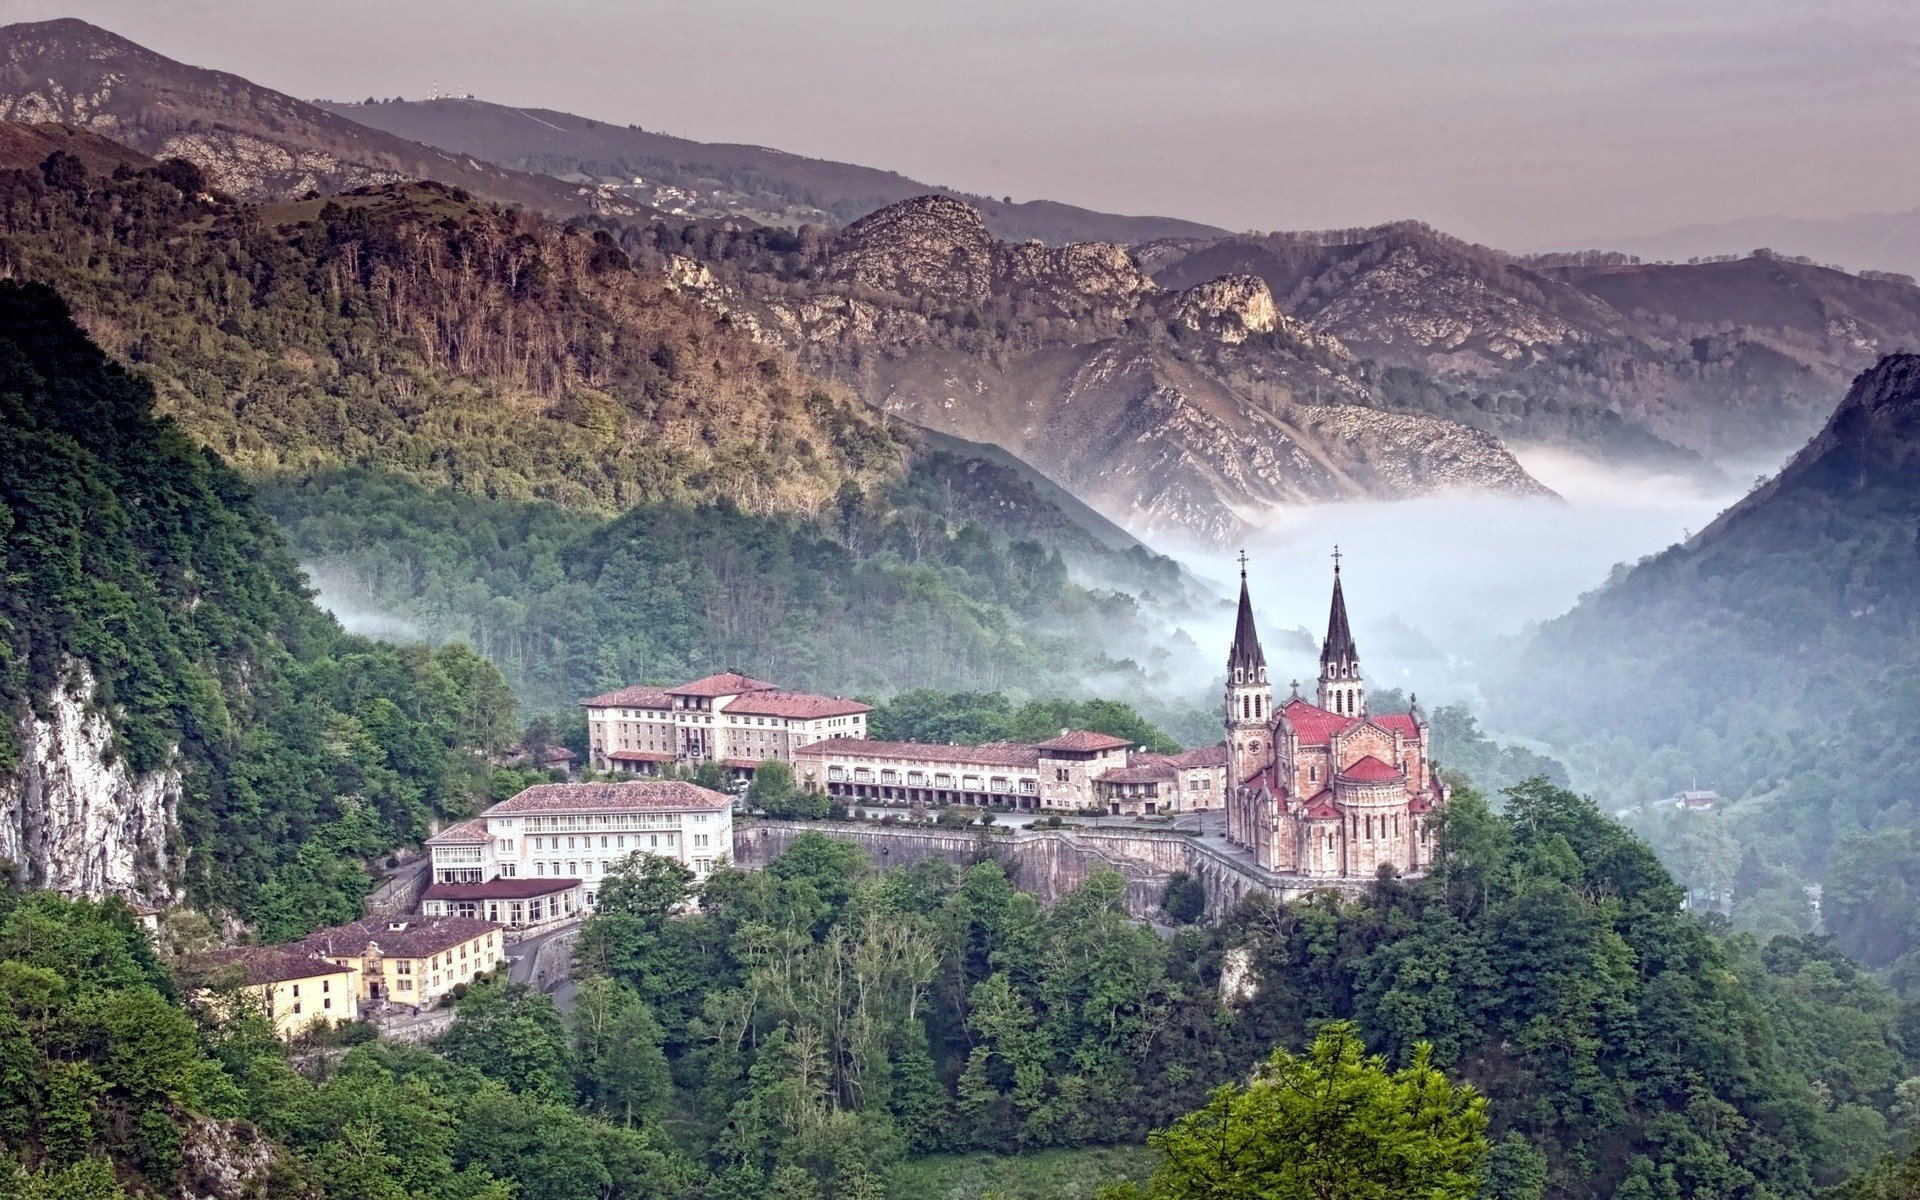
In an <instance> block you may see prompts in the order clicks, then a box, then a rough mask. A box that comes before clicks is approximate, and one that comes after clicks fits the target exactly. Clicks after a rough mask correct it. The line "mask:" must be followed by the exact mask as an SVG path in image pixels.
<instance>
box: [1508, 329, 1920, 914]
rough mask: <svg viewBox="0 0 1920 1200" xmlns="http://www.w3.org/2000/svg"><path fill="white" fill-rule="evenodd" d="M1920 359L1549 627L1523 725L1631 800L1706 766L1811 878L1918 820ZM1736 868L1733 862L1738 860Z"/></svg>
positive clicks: (1514, 714)
mask: <svg viewBox="0 0 1920 1200" xmlns="http://www.w3.org/2000/svg"><path fill="white" fill-rule="evenodd" d="M1916 471H1920V356H1915V355H1911V354H1905V355H1890V356H1888V357H1886V358H1884V359H1882V360H1881V361H1880V362H1879V363H1878V364H1877V365H1876V366H1874V367H1873V368H1872V369H1871V370H1868V371H1866V372H1863V373H1862V374H1861V375H1860V376H1859V377H1858V378H1857V379H1856V380H1855V381H1854V383H1853V386H1852V388H1851V389H1850V390H1849V391H1848V392H1847V394H1846V397H1845V399H1844V400H1842V401H1841V403H1840V405H1839V407H1838V408H1836V409H1835V410H1834V411H1833V413H1832V415H1831V417H1830V419H1829V420H1828V421H1827V423H1826V425H1825V427H1824V428H1823V429H1822V430H1821V431H1820V432H1819V433H1818V434H1817V435H1816V436H1815V437H1814V438H1813V439H1812V440H1811V441H1809V442H1808V443H1807V445H1806V446H1805V447H1804V448H1803V449H1802V450H1801V451H1800V452H1799V453H1798V454H1797V455H1795V456H1794V458H1793V459H1792V460H1791V461H1790V462H1789V463H1788V464H1787V465H1786V467H1784V468H1783V469H1782V470H1781V471H1780V472H1779V474H1778V475H1776V476H1775V477H1774V478H1772V479H1771V480H1769V481H1767V482H1766V483H1765V484H1763V485H1762V486H1760V487H1759V488H1757V489H1756V490H1755V491H1754V492H1753V493H1752V494H1751V495H1749V496H1747V497H1746V498H1745V499H1743V500H1742V501H1741V502H1740V503H1738V504H1737V505H1735V506H1734V507H1733V508H1731V509H1729V510H1728V511H1727V512H1725V513H1723V514H1722V515H1721V516H1720V517H1719V518H1718V519H1717V520H1715V521H1714V522H1713V523H1712V524H1711V525H1710V526H1708V527H1707V528H1706V529H1704V530H1702V531H1700V532H1699V533H1698V534H1695V535H1694V536H1693V537H1692V538H1691V539H1689V540H1688V541H1687V542H1685V543H1684V544H1682V545H1679V546H1675V547H1673V548H1672V549H1670V550H1667V551H1666V552H1665V553H1662V554H1659V555H1656V556H1653V557H1651V558H1648V559H1646V560H1643V561H1642V562H1640V563H1638V564H1636V565H1635V566H1633V567H1631V568H1630V569H1622V570H1620V572H1619V573H1618V574H1617V575H1616V577H1615V578H1614V579H1612V580H1610V581H1609V582H1608V583H1607V585H1606V586H1605V587H1603V588H1601V589H1599V590H1598V591H1596V592H1594V593H1592V594H1591V595H1588V596H1587V597H1585V598H1583V599H1582V600H1581V602H1580V603H1579V605H1578V606H1576V607H1575V608H1574V609H1573V610H1572V611H1571V612H1569V613H1567V614H1566V615H1565V616H1563V617H1561V618H1559V619H1558V620H1556V621H1553V622H1550V623H1549V624H1548V625H1546V626H1545V627H1544V628H1542V629H1541V630H1540V631H1539V633H1538V635H1537V637H1536V638H1535V639H1534V641H1533V644H1532V645H1531V647H1530V648H1529V650H1528V652H1527V654H1526V656H1525V661H1524V664H1523V669H1522V671H1521V672H1520V677H1519V678H1518V679H1517V680H1516V681H1515V683H1514V685H1513V687H1512V688H1511V690H1510V694H1509V697H1508V699H1509V702H1510V704H1509V707H1510V710H1511V711H1510V712H1509V713H1507V714H1505V715H1506V716H1508V717H1511V718H1512V719H1513V720H1514V721H1515V722H1516V727H1518V728H1523V729H1527V730H1528V731H1529V732H1532V733H1535V734H1537V735H1538V736H1540V737H1541V738H1542V739H1543V740H1544V741H1547V742H1548V743H1549V744H1552V745H1554V746H1555V747H1556V748H1558V749H1560V750H1562V751H1563V752H1564V753H1566V754H1568V755H1571V756H1572V758H1573V761H1576V762H1578V763H1580V764H1581V765H1584V766H1585V767H1586V768H1587V769H1588V770H1589V771H1590V772H1591V773H1592V774H1593V775H1594V776H1595V777H1596V778H1600V779H1604V780H1605V786H1606V788H1607V789H1608V791H1609V792H1611V793H1613V794H1616V795H1618V796H1620V797H1621V798H1622V799H1629V800H1631V799H1654V798H1658V797H1663V796H1665V795H1668V794H1669V793H1671V792H1673V791H1676V790H1678V789H1679V788H1681V787H1685V786H1688V785H1689V781H1690V780H1694V779H1697V780H1699V781H1701V782H1702V783H1703V784H1705V783H1709V782H1710V783H1711V786H1713V787H1715V788H1716V789H1717V790H1718V791H1720V792H1721V793H1723V794H1724V795H1725V796H1726V797H1727V798H1728V799H1729V800H1730V801H1732V802H1733V803H1732V804H1731V807H1728V808H1727V809H1726V810H1725V812H1724V814H1723V819H1724V821H1725V822H1727V823H1728V824H1729V825H1730V826H1731V828H1733V829H1734V830H1735V831H1736V832H1737V833H1738V834H1739V836H1740V837H1741V838H1743V839H1744V840H1746V841H1747V842H1748V843H1749V844H1751V845H1754V846H1756V847H1757V848H1758V850H1759V852H1760V853H1761V855H1762V856H1763V857H1764V858H1766V859H1768V860H1769V861H1772V862H1776V863H1780V864H1785V865H1788V866H1790V867H1792V868H1793V869H1795V870H1797V871H1804V872H1808V873H1810V874H1811V875H1812V877H1814V878H1819V877H1820V876H1821V874H1822V872H1823V871H1824V870H1825V869H1826V868H1827V866H1828V860H1829V855H1830V851H1831V850H1832V848H1833V847H1834V846H1835V845H1836V843H1837V842H1838V841H1840V840H1842V839H1845V838H1846V837H1848V836H1849V835H1851V834H1856V833H1867V834H1872V833H1876V832H1879V831H1883V830H1890V831H1899V833H1900V835H1901V836H1903V837H1904V832H1905V831H1907V830H1910V829H1912V828H1913V827H1914V826H1915V825H1916V824H1920V805H1917V804H1916V799H1915V798H1916V796H1920V766H1916V764H1920V732H1916V731H1917V730H1920V685H1916V682H1915V681H1916V680H1920V610H1916V608H1915V605H1914V602H1913V598H1914V596H1915V595H1920V538H1917V537H1916V534H1915V531H1916V529H1920V491H1916V489H1915V488H1914V484H1913V481H1914V479H1915V474H1916ZM1730 866H1731V864H1728V868H1729V869H1730Z"/></svg>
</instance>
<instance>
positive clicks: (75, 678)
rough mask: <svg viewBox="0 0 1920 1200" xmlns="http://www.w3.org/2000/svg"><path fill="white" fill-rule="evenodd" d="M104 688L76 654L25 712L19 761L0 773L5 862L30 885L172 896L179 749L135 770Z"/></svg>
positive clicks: (143, 900) (136, 898) (0, 850)
mask: <svg viewBox="0 0 1920 1200" xmlns="http://www.w3.org/2000/svg"><path fill="white" fill-rule="evenodd" d="M96 695H97V682H96V680H95V678H94V674H93V671H92V669H91V668H89V667H88V666H87V664H86V663H84V662H80V661H75V660H71V659H70V660H67V662H65V663H64V664H63V667H62V669H61V670H60V672H59V679H58V682H57V683H56V684H55V685H54V687H53V689H52V691H51V692H50V693H49V694H48V695H47V696H46V697H44V699H43V700H42V701H41V703H40V704H39V705H38V706H37V708H38V711H34V712H29V713H27V714H26V715H24V716H23V717H21V718H20V719H19V721H18V725H17V731H16V734H15V738H16V743H17V745H18V746H19V760H18V765H16V766H15V768H14V769H13V771H12V772H11V774H9V775H6V776H0V862H4V863H6V864H8V865H9V867H10V868H11V870H12V871H13V872H14V873H15V874H16V877H17V880H18V882H19V883H21V884H23V885H25V886H27V887H36V888H52V889H54V890H55V891H60V892H64V893H66V894H68V895H74V896H89V897H93V898H96V899H97V898H101V897H105V896H119V897H121V898H122V899H125V900H129V901H132V902H135V903H140V904H161V903H165V902H166V901H167V900H168V899H170V898H172V895H173V893H174V890H175V888H174V885H175V882H176V880H175V876H174V872H173V870H172V864H171V863H170V862H169V847H168V841H169V838H170V836H171V832H172V830H173V827H174V822H175V820H176V817H177V814H178V811H179V805H180V786H181V779H180V771H179V769H178V767H177V765H175V759H176V756H177V751H176V750H172V749H170V750H169V753H168V756H167V762H166V764H165V765H163V766H161V767H159V768H157V769H155V770H152V771H148V772H145V773H143V774H135V773H134V772H133V771H131V770H130V769H129V767H128V764H127V761H126V759H125V757H124V756H122V755H119V754H117V753H116V752H115V738H114V732H113V726H112V723H111V722H110V721H109V720H108V718H107V715H106V714H105V712H103V711H102V710H101V708H100V707H99V705H98V704H97V703H96Z"/></svg>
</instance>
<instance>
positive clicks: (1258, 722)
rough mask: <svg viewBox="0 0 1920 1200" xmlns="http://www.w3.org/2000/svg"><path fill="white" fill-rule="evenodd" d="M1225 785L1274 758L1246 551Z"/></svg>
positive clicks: (1269, 699)
mask: <svg viewBox="0 0 1920 1200" xmlns="http://www.w3.org/2000/svg"><path fill="white" fill-rule="evenodd" d="M1226 700H1227V714H1226V715H1227V720H1226V727H1227V787H1228V788H1229V789H1232V788H1236V787H1239V786H1240V784H1241V783H1242V782H1244V781H1245V780H1246V778H1247V777H1248V776H1249V775H1252V774H1253V773H1254V772H1256V771H1258V770H1260V769H1261V768H1262V767H1264V766H1266V765H1267V764H1268V763H1269V762H1271V761H1272V759H1273V746H1272V744H1271V739H1270V738H1269V737H1268V726H1269V725H1270V724H1271V722H1272V720H1273V689H1272V688H1270V687H1268V686H1267V656H1266V654H1265V653H1264V652H1263V651H1262V650H1261V649H1260V634H1259V633H1258V631H1256V630H1255V629H1254V627H1253V599H1252V597H1251V596H1250V595H1249V594H1248V592H1247V552H1246V551H1245V550H1242V551H1241V552H1240V614H1239V617H1238V618H1237V619H1236V621H1235V623H1234V627H1233V649H1232V650H1230V651H1228V653H1227V697H1226Z"/></svg>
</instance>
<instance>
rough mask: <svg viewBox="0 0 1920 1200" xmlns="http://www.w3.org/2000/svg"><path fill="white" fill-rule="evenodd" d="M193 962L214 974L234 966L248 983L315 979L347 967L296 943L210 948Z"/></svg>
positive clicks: (243, 981) (340, 971) (243, 980)
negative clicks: (290, 944)
mask: <svg viewBox="0 0 1920 1200" xmlns="http://www.w3.org/2000/svg"><path fill="white" fill-rule="evenodd" d="M195 961H196V962H198V963H199V964H200V965H201V966H203V967H204V968H206V969H207V970H208V971H209V973H211V974H216V975H219V974H225V973H226V972H227V971H228V970H231V969H235V968H237V969H238V970H239V972H240V981H241V982H242V983H244V984H248V985H252V984H262V983H286V982H288V981H290V980H294V979H315V978H318V977H319V976H322V975H339V974H341V973H343V972H344V971H346V969H347V968H345V967H343V966H341V965H340V964H338V963H330V962H328V961H327V960H326V959H324V958H321V957H320V956H319V955H317V954H314V953H311V952H310V951H307V950H303V949H300V948H299V947H297V946H235V947H232V948H231V949H226V950H209V951H207V952H206V953H205V954H202V955H199V956H197V957H196V960H195Z"/></svg>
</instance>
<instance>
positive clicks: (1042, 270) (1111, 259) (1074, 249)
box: [829, 196, 1157, 314]
mask: <svg viewBox="0 0 1920 1200" xmlns="http://www.w3.org/2000/svg"><path fill="white" fill-rule="evenodd" d="M829 278H831V279H833V280H835V281H836V282H839V283H843V284H848V285H852V286H853V287H855V288H869V289H876V290H880V291H886V292H892V293H895V294H897V295H900V296H927V297H934V298H938V299H940V300H942V301H945V302H951V301H954V300H959V301H963V302H966V303H971V304H976V305H978V304H986V303H988V302H989V301H990V300H991V299H992V298H993V297H994V296H995V295H1000V294H1013V293H1018V294H1020V295H1021V296H1023V297H1024V298H1026V299H1028V300H1029V301H1036V300H1037V301H1039V302H1041V303H1043V304H1045V305H1047V306H1048V307H1049V308H1051V309H1052V310H1053V311H1055V312H1060V313H1074V314H1079V313H1085V312H1088V311H1091V310H1095V309H1102V308H1104V309H1107V310H1109V311H1112V312H1123V311H1125V310H1126V309H1127V308H1130V307H1131V306H1132V303H1133V301H1134V300H1135V298H1137V297H1139V296H1142V295H1144V294H1146V293H1148V292H1152V291H1155V290H1157V289H1156V288H1155V285H1154V282H1153V280H1151V279H1149V278H1147V275H1146V273H1145V272H1144V271H1142V270H1141V269H1140V267H1139V265H1138V264H1137V263H1135V262H1134V261H1133V256H1132V255H1131V254H1129V253H1127V251H1126V250H1125V249H1124V248H1123V247H1120V246H1115V245H1112V244H1109V243H1106V242H1082V243H1078V244H1075V245H1070V246H1046V245H1042V244H1041V243H1039V242H1023V243H1020V244H1018V245H1010V244H1008V243H1005V242H997V241H995V240H994V238H993V235H992V234H991V233H989V232H988V231H987V223H986V221H985V220H984V219H983V218H982V217H981V215H980V211H979V210H978V209H976V208H974V207H973V206H972V205H970V204H966V203H964V202H962V201H959V200H955V199H953V198H952V197H949V196H919V197H916V198H914V199H911V200H903V201H901V202H900V203H898V204H893V205H889V206H888V207H886V208H883V209H881V210H880V211H878V212H876V213H873V214H871V215H869V216H866V217H863V218H861V219H860V220H858V221H855V222H854V223H853V224H852V225H849V226H848V227H847V228H846V229H845V230H844V231H843V232H842V233H841V234H840V235H839V236H838V237H836V238H835V239H834V241H833V249H832V256H831V258H830V259H829Z"/></svg>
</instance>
